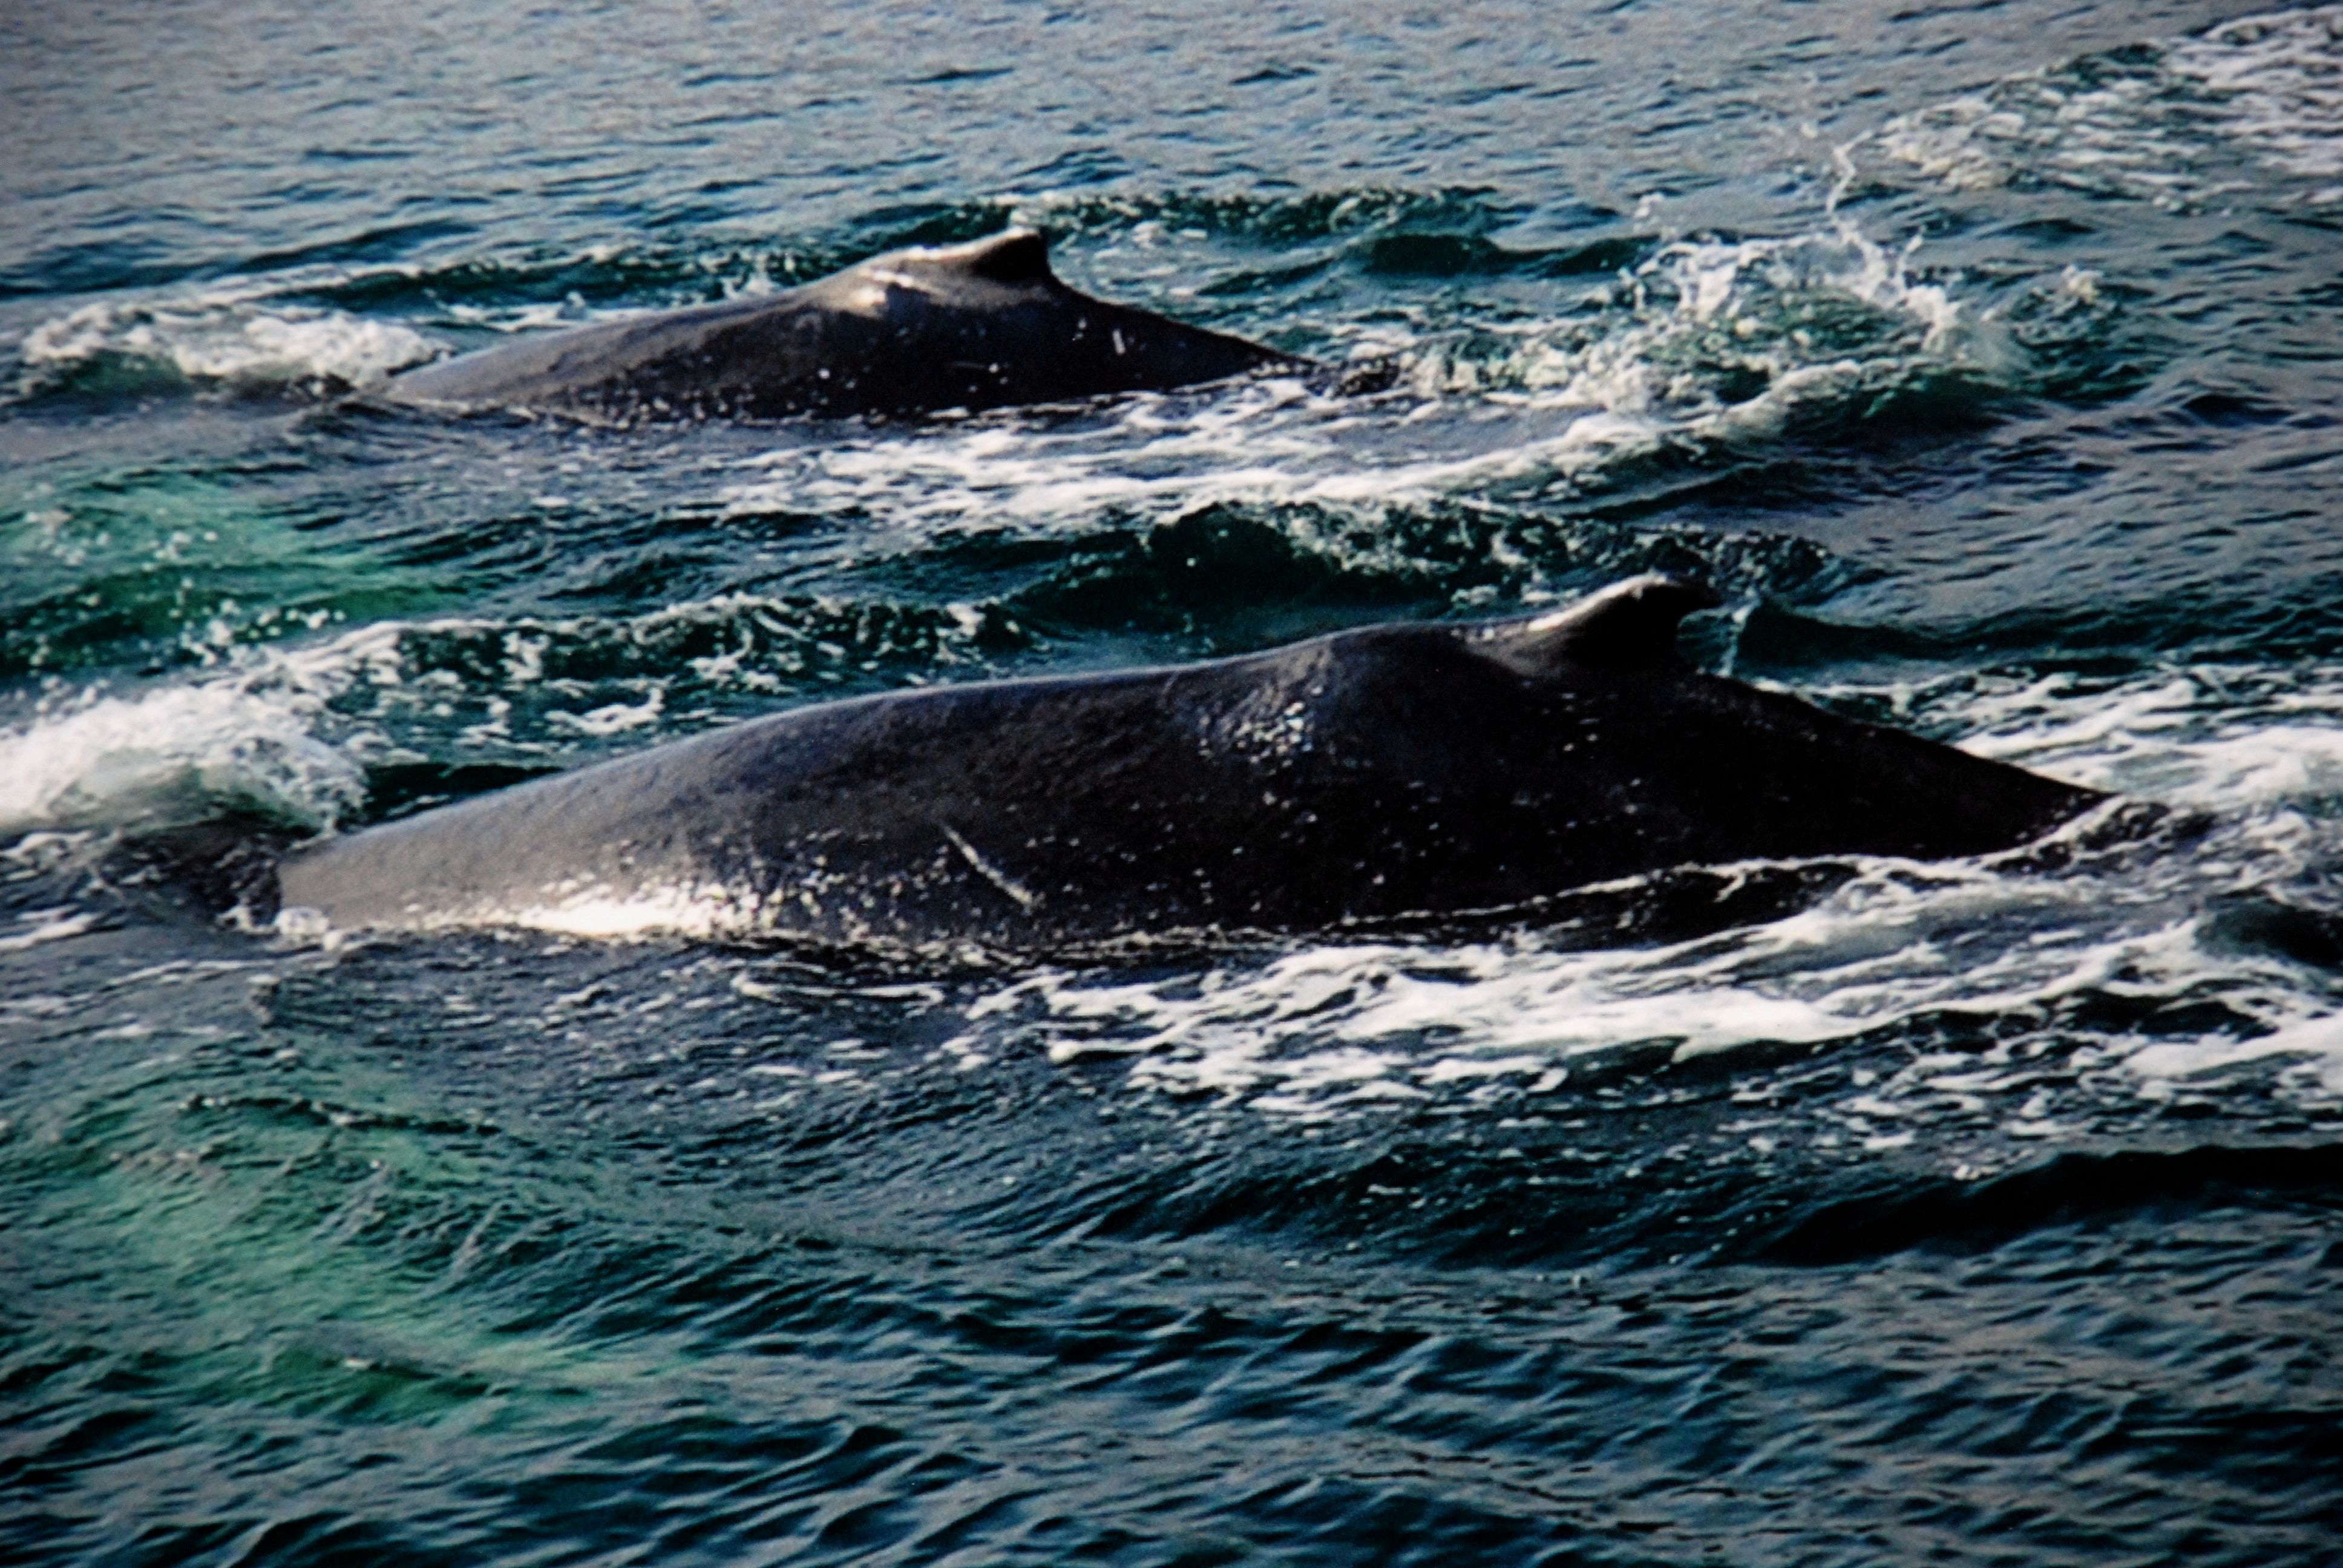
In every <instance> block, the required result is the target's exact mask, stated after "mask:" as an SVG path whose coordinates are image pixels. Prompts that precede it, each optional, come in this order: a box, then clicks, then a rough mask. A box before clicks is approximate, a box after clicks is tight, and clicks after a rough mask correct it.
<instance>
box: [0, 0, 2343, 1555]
mask: <svg viewBox="0 0 2343 1568" xmlns="http://www.w3.org/2000/svg"><path fill="white" fill-rule="evenodd" d="M0 106H5V107H0V116H5V117H0V125H5V156H0V1559H5V1560H6V1561H9V1562H12V1563H74V1564H109V1565H114V1564H120V1565H127V1564H157V1565H160V1564H175V1565H176V1564H206V1565H221V1568H225V1565H227V1564H260V1563H283V1564H296V1563H300V1564H309V1563H319V1564H322V1563H352V1564H357V1563H391V1564H397V1565H400V1568H421V1565H425V1564H512V1565H516V1568H518V1565H520V1564H529V1565H550V1564H587V1563H594V1564H601V1563H609V1564H618V1563H656V1564H661V1565H667V1564H700V1563H705V1564H728V1565H729V1564H744V1563H903V1564H955V1565H967V1568H975V1565H979V1564H983V1565H993V1564H1042V1563H1051V1564H1055V1563H1111V1564H1130V1565H1134V1568H1136V1565H1141V1564H1167V1565H1168V1564H1185V1565H1190V1568H1202V1565H1204V1564H1220V1563H1276V1564H1289V1563H1290V1564H1329V1565H1331V1564H1353V1563H1357V1564H1365V1563H1441V1564H1445V1563H1553V1564H1578V1563H1585V1564H1594V1563H1604V1564H1614V1563H1615V1564H1626V1563H1641V1564H1676V1565H1681V1564H1689V1563H1736V1564H1753V1565H1755V1564H1794V1563H1795V1564H1847V1565H1850V1568H1853V1565H1869V1564H1880V1563H1921V1562H1926V1563H1940V1564H1988V1563H1991V1564H2024V1565H2026V1568H2047V1565H2057V1564H2117V1563H2120V1564H2146V1563H2190V1564H2213V1563H2236V1564H2255V1565H2258V1568H2266V1565H2273V1564H2303V1565H2306V1568H2308V1565H2313V1564H2321V1565H2324V1564H2332V1563H2336V1562H2338V1558H2343V1009H2338V1003H2343V5H2323V6H2313V7H2309V8H2306V9H2295V10H2271V9H2268V6H2267V5H2265V4H2262V3H2261V0H2244V3H2232V4H2217V3H2198V0H2127V3H2122V4H2117V3H2114V0H1964V3H1960V4H1932V3H1929V0H1897V3H1896V4H1887V3H1884V0H1848V3H1844V4H1831V5H1794V4H1765V3H1760V0H1641V3H1633V0H1630V3H1624V4H1615V5H1601V6H1594V5H1584V6H1580V5H1554V4H1550V3H1546V4H1534V5H1533V4H1522V5H1502V4H1473V3H1463V4H1456V5H1440V6H1433V5H1396V4H1373V3H1371V4H1363V5H1353V6H1346V7H1338V8H1327V9H1324V10H1321V9H1317V8H1312V7H1309V6H1303V5H1289V4H1282V3H1274V0H1272V3H1267V4H1255V5H1240V6H1231V5H1202V4H1198V3H1196V0H1152V3H1151V4H1143V5H1132V6H1120V5H1089V4H1085V3H1084V0H1061V3H1048V0H1044V3H1039V4H1025V3H1021V0H1020V3H1011V4H1004V3H1000V0H981V3H978V4H971V5H967V6H964V7H952V8H946V7H940V6H937V7H925V6H918V5H894V4H885V3H877V4H855V5H820V4H806V5H789V6H780V5H771V6H765V7H749V6H725V5H662V4H656V3H643V4H627V5H598V6H597V5H576V6H570V7H559V8H558V7H551V6H519V5H489V4H483V3H480V0H454V3H443V0H420V3H417V4H412V5H401V6H396V7H393V6H378V7H341V6H318V5H306V4H304V5H294V4H289V3H286V4H268V3H263V0H232V3H221V4H205V5H185V6H173V7H162V6H152V5H126V4H119V3H112V0H106V3H99V4H92V5H71V6H66V5H29V4H27V5H12V6H9V7H7V8H6V10H5V15H0ZM1011 222H1017V223H1025V224H1031V225H1036V226H1040V227H1041V228H1043V229H1045V230H1047V231H1048V232H1049V234H1050V235H1051V236H1052V238H1053V241H1054V245H1055V254H1056V257H1057V263H1058V266H1059V269H1060V271H1061V275H1062V276H1065V277H1066V278H1067V279H1068V280H1069V281H1071V282H1073V283H1075V284H1076V285H1077V286H1081V287H1084V288H1087V289H1090V290H1091V291H1093V292H1095V293H1099V294H1101V295H1106V296H1110V297H1114V298H1116V299H1120V300H1125V301H1129V302H1131V303H1133V304H1136V305H1140V306H1143V307H1148V308H1151V309H1155V310H1158V311H1162V312H1166V313H1169V314H1172V315H1174V316H1177V317H1182V318H1183V319H1186V320H1190V321H1195V322H1201V323H1204V324H1207V325H1210V326H1212V327H1218V328H1222V329H1224V330H1228V331H1232V332H1237V333H1242V334H1244V335H1247V336H1250V337H1255V338H1258V339H1261V340H1263V341H1266V342H1269V343H1272V344H1274V345H1276V346H1278V347H1282V348H1285V349H1289V350H1292V351H1295V352H1298V353H1303V354H1308V355H1312V356H1316V357H1321V358H1324V359H1328V360H1332V361H1336V362H1342V363H1347V362H1350V361H1352V360H1354V359H1355V360H1365V359H1373V358H1386V359H1391V360H1394V361H1395V362H1396V364H1397V366H1398V367H1399V374H1398V377H1397V378H1396V381H1395V383H1394V384H1393V386H1392V387H1390V388H1389V389H1388V390H1385V391H1382V392H1378V393H1374V394H1372V395H1366V396H1356V397H1335V396H1331V395H1328V394H1326V393H1325V392H1323V391H1322V390H1320V389H1313V388H1312V387H1307V386H1304V385H1302V384H1301V383H1300V382H1295V381H1282V380H1277V379H1268V380H1256V381H1250V382H1245V383H1242V384H1238V385H1233V386H1227V387H1216V388H1206V389H1202V390H1197V391H1191V392H1185V393H1181V394H1177V395H1170V396H1151V397H1131V398H1128V399H1124V400H1121V401H1117V402H1111V403H1108V404H1103V405H1100V406H1097V407H1089V408H1083V409H1077V410H1072V411H1068V410H1056V411H1051V412H1048V413H1045V414H1035V413H1014V412H1011V413H1002V414H995V415H989V416H985V417H976V418H967V417H960V418H949V417H948V418H939V419H932V420H924V421H912V422H896V423H865V422H860V421H854V422H820V421H799V422H793V423H783V424H774V425H766V426H761V427H759V426H747V425H732V424H707V425H689V426H668V427H639V428H633V429H600V428H584V427H578V426H575V425H568V424H563V423H558V422H544V421H539V422H528V421H524V420H517V419H502V418H483V419H474V420H442V419H437V418H427V417H417V416H413V415H403V414H397V413H393V412H388V411H386V410H385V409H384V408H382V407H379V406H376V405H372V404H369V403H368V402H367V398H366V396H365V394H366V392H367V389H368V388H369V387H374V386H376V385H377V384H378V383H379V382H380V381H381V379H382V378H383V377H386V376H387V375H388V374H390V373H392V372H394V371H396V370H397V369H399V368H400V367H405V366H408V365H413V364H417V363H421V362H424V361H426V360H428V359H430V358H432V357H437V356H440V355H444V354H447V353H450V352H454V351H458V350H462V349H465V348H469V347H478V346H481V345H486V344H490V343H495V342H498V341H501V340H503V339H504V338H505V337H507V336H508V335H510V334H515V333H521V332H528V331H534V330H537V329H539V328H542V327H551V326H555V325H558V324H560V323H564V322H575V321H588V320H597V319H603V318H607V317H617V316H620V315H624V314H626V313H628V312H633V311H640V310H645V309H651V308H657V307H670V306H676V305H679V304H685V303H689V302H695V301H703V300H714V299H722V298H729V297H736V296H740V295H745V294H753V293H757V292H759V291H765V290H770V289H775V288H779V287H783V286H788V285H789V284H791V283H793V282H796V281H799V280H801V279H805V278H809V277H812V276H818V275H820V274H821V273H823V272H825V271H828V270H830V269H832V268H834V267H837V266H841V265H844V264H847V263H850V262H853V261H855V260H858V259H860V258H861V257H863V256H870V255H871V254H874V253H876V252H878V251H880V250H883V249H887V248H890V247H892V246H901V245H906V244H917V243H934V242H944V241H956V240H961V239H966V238H970V237H973V236H980V235H983V234H986V233H989V232H991V231H993V230H995V229H998V228H1000V227H1001V226H1003V225H1005V224H1008V223H1011ZM1651 568H1665V569H1670V570H1679V571H1685V572H1693V573H1698V574H1702V575H1704V576H1706V577H1707V578H1709V579H1710V580H1712V581H1714V582H1715V584H1717V585H1718V587H1719V588H1720V589H1721V590H1722V591H1723V592H1724V594H1725V596H1726V598H1727V599H1728V601H1729V604H1728V608H1727V610H1726V611H1725V613H1723V614H1720V615H1716V616H1711V617H1707V618H1704V619H1703V620H1702V621H1699V622H1695V623H1694V624H1693V625H1692V626H1691V627H1689V628H1687V638H1686V642H1687V647H1688V648H1689V649H1690V651H1691V653H1692V655H1693V656H1694V658H1696V659H1697V661H1698V662H1700V663H1701V664H1703V665H1704V666H1705V667H1707V668H1714V669H1720V670H1725V671H1729V672H1731V673H1733V674H1735V675H1737V676H1739V677H1742V678H1747V679H1752V680H1757V681H1762V682H1765V683H1769V684H1772V685H1775V686H1777V687H1779V688H1782V689H1787V690H1789V691H1792V692H1795V693H1797V694H1799V695H1801V696H1803V697H1805V698H1807V699H1812V700H1814V701H1816V702H1819V703H1823V704H1825V705H1827V706H1829V707H1832V708H1835V709H1839V710H1841V711H1845V712H1849V713H1853V714H1857V715H1861V716H1865V717H1869V718H1874V719H1880V720H1883V721H1885V722H1889V723H1893V724H1896V725H1898V726H1901V727H1903V728H1906V729H1911V730H1913V731H1916V732H1917V733H1920V734H1924V735H1927V736H1930V737H1933V738H1936V739H1941V740H1945V741H1949V742H1953V743H1956V744H1959V745H1961V746H1965V747H1966V748H1969V749H1972V750H1976V751H1978V752H1982V753H1985V754H1987V755H1990V756H1994V757H1998V758H2004V759H2010V760H2012V761H2016V762H2019V763H2022V764H2024V765H2026V766H2027V767H2031V768H2035V769H2039V770H2041V771H2044V772H2046V773H2049V774H2053V775H2055V776H2056V777H2058V778H2061V779H2069V780H2073V781H2075V782H2078V783H2083V784H2087V785H2091V786H2095V787H2097V788H2100V789H2111V790H2117V791H2121V792H2123V793H2125V794H2127V796H2130V797H2132V798H2134V799H2137V800H2138V801H2142V802H2148V803H2152V804H2153V805H2155V806H2156V807H2158V808H2161V812H2160V813H2153V812H2145V811H2143V812H2141V813H2138V816H2139V817H2140V818H2141V819H2142V822H2143V825H2141V826H2139V827H2138V828H2137V830H2135V831H2128V832H2125V833H2118V834H2111V835H2100V836H2097V837H2086V838H2081V839H2069V840H2067V841H2066V842H2063V843H2060V844H2057V845H2055V846H2053V847H2052V848H2051V849H2046V850H2045V851H2043V852H2041V853H2038V854H2034V855H2030V856H2022V857H2016V858H2005V859H2001V860H1997V861H1996V862H1994V863H1992V864H1986V863H1981V862H1957V861H1956V862H1949V863H1938V864H1916V863H1909V862H1903V861H1896V860H1878V861H1865V862H1858V863H1853V864H1851V865H1847V866H1844V867H1841V868H1838V869H1837V870H1836V871H1835V872H1834V875H1833V878H1832V880H1834V881H1835V887H1834V889H1833V890H1831V891H1828V892H1827V893H1825V894H1823V895H1821V896H1818V897H1817V898H1816V899H1815V900H1813V901H1811V902H1810V903H1807V904H1805V905H1803V906H1800V907H1796V908H1791V909H1786V910H1781V911H1779V912H1778V913H1777V915H1776V918H1774V919H1771V920H1764V921H1760V922H1757V923H1752V924H1748V925H1745V926H1740V927H1736V928H1733V929H1728V930H1723V931H1710V932H1707V933H1705V934H1704V935H1699V936H1697V937H1693V938H1689V939H1686V940H1674V941H1663V940H1657V939H1656V938H1654V937H1652V936H1649V935H1644V936H1637V935H1635V934H1634V932H1633V931H1630V932H1629V933H1628V934H1626V935H1624V936H1623V937H1622V938H1621V939H1620V940H1618V941H1617V942H1615V943H1608V944H1606V943H1603V942H1590V941H1589V940H1585V937H1584V932H1581V933H1578V934H1577V935H1576V936H1574V937H1572V938H1571V939H1569V940H1564V938H1563V937H1562V936H1561V935H1558V934H1557V933H1555V932H1552V931H1542V930H1537V929H1526V930H1510V929H1509V930H1490V931H1485V932H1480V933H1474V934H1470V935H1468V936H1464V937H1452V938H1448V939H1442V940H1431V939H1426V940H1342V941H1332V942H1319V941H1305V940H1296V941H1292V942H1290V943H1286V944H1284V945H1271V946H1262V945H1260V944H1258V943H1256V944H1254V945H1252V946H1247V947H1232V948H1231V949H1229V950H1210V949H1202V950H1199V949H1189V950H1181V951H1164V952H1158V953H1153V954H1138V955H1124V956H1123V957H1121V959H1118V960H1114V961H1106V960H1096V961H1081V962H1076V961H1071V960H1069V961H1056V962H1052V961H1041V960H1020V961H1011V960H1001V959H998V958H989V957H987V956H985V955H983V954H981V953H977V952H959V951H949V952H937V953H933V954H927V955H918V954H915V955H910V956H906V955H903V954H900V953H897V954H891V955H882V954H875V953H874V954H868V955H863V954H856V953H853V952H837V951H831V952H824V953H809V952H804V951H791V950H784V949H775V948H770V947H764V948H758V947H745V946H740V945H738V944H725V943H720V942H710V941H697V940H688V939H686V938H683V937H679V936H677V935H674V934H672V933H665V932H659V931H653V930H633V931H630V930H621V931H618V932H617V933H615V934H606V935H601V936H595V937H591V938H588V937H585V936H581V935H578V934H577V933H563V932H558V931H544V930H537V931H501V932H499V931H478V932H457V933H447V934H442V935H437V936H429V937H400V938H382V937H375V938H350V937H347V936H344V935H342V934H339V933H332V932H325V933H320V932H319V931H317V930H314V929H311V930H280V929H275V928H270V927H266V926H256V924H255V922H252V921H249V920H246V921H244V922H241V924H239V923H238V922H236V921H235V920H230V921H226V922H222V921H218V920H213V919H211V918H210V917H208V916H207V915H206V914H205V913H203V912H202V911H201V910H199V909H197V908H196V907H195V906H194V905H193V904H191V903H190V902H189V901H188V900H186V899H184V898H182V897H180V896H179V895H178V894H177V892H176V890H175V886H174V884H173V882H172V881H171V879H169V878H166V877H157V876H155V875H152V874H150V872H151V871H152V862H151V861H145V860H141V859H138V858H137V856H136V853H135V852H134V845H135V844H136V842H137V841H139V840H142V839H146V838H148V837H151V836H152V835H155V834H156V833H160V832H165V831H168V830H178V829H186V828H188V827H190V826H191V825H201V824H206V823H226V822H240V823H246V824H250V823H262V824H266V825H270V826H273V827H274V828H275V829H277V830H280V831H287V832H308V831H336V830H347V829H352V828H354V827H357V826H359V825H362V824H365V823H367V822H370V821H376V820H380V819H387V818H391V817H396V816H398V815H400V814H403V813H407V812H410V811H413V810H417V809H421V808H423V807H425V806H427V805H428V804H430V803H432V802H434V801H437V800H443V799H450V798H456V797H461V796H465V795H469V794H473V793H476V792H478V791H481V790H485V789H493V788H497V787H498V786H500V785H503V784H506V783H509V782H511V781H514V780H517V779H525V778H528V777H533V776H536V775H538V774H540V773H544V772H547V771H549V770H553V769H564V768H568V767H572V766H576V765H578V764H579V763H583V762H587V761H589V760H592V759H597V758H603V757H609V756H616V755H619V754H622V753H625V752H628V751H631V750H634V749H639V748H641V747H644V746H648V745H651V744H654V743H656V742H659V741H660V740H664V739H672V738H676V737H679V736H684V735H689V734H693V733H697V732H699V731H703V730H706V729H710V728H712V727H715V726H719V725H724V724H728V723H731V722H734V721H736V720H739V719H742V718H744V717H747V716H750V715H754V714H759V713H766V712H770V711H774V710H777V709H782V708H786V707H789V706H790V705H793V704H799V703H807V702H815V701H820V700H824V699H831V698H836V697H840V696H845V695H849V694H855V693H867V692H874V691H881V690H889V689H899V688H902V687H907V686H911V685H917V684H921V683H930V682H946V681H960V680H971V679H979V678H988V677H995V676H1004V675H1017V674H1027V673H1034V672H1041V671H1059V670H1071V669H1096V668H1112V667H1123V666H1131V665H1137V664H1144V663H1150V662H1160V661H1171V660H1180V659H1187V658H1199V657H1204V656H1208V655H1212V654H1217V653H1222V652H1229V651H1235V650H1242V649H1249V648H1262V647H1265V646H1270V645H1272V644H1274V643H1277V642H1280V641H1282V640H1285V639H1288V638H1293V637H1297V636H1302V635H1306V634H1311V633H1315V632H1320V631H1324V630H1328V629H1332V628H1339V627H1343V626H1349V625H1355V624H1361V623H1364V622H1368V621H1373V620H1381V619H1393V618H1472V617H1476V616H1483V615H1492V614H1499V613H1506V612H1513V611H1519V610H1522V609H1524V608H1535V607H1539V606H1544V605H1549V604H1553V603H1555V602H1559V601H1563V600H1566V599H1567V598H1571V597H1572V596H1574V595H1576V594H1578V593H1581V592H1583V591H1584V590H1587V589H1590V588H1596V587H1599V586H1601V585H1603V584H1604V583H1607V582H1609V581H1612V580H1614V579H1616V578H1619V577H1621V576H1623V575H1625V574H1628V573H1631V572H1635V571H1641V570H1645V569H1651ZM1718 765H1719V766H1720V767H1730V766H1731V759H1730V758H1720V759H1718ZM142 868H143V869H142ZM1633 902H1634V900H1633V897H1632V896H1631V897H1629V898H1628V899H1627V903H1628V905H1630V906H1632V904H1633ZM1629 924H1630V925H1631V926H1632V925H1633V922H1632V921H1630V922H1629Z"/></svg>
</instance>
